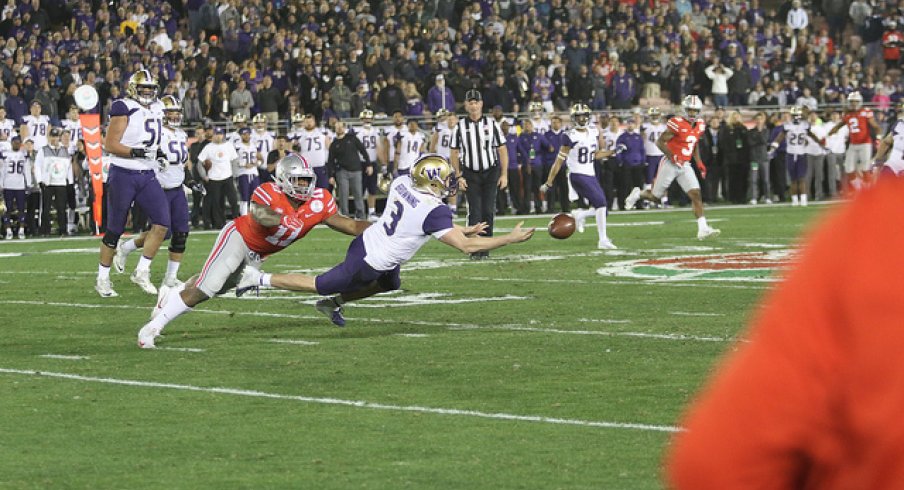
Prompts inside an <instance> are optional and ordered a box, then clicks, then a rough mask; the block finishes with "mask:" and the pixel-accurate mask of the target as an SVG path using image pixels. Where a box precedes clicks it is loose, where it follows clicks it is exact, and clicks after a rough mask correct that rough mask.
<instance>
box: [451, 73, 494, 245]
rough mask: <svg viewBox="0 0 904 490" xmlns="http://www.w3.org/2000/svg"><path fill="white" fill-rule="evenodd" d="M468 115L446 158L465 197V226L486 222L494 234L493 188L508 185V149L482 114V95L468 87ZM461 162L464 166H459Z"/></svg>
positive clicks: (458, 126) (490, 119)
mask: <svg viewBox="0 0 904 490" xmlns="http://www.w3.org/2000/svg"><path fill="white" fill-rule="evenodd" d="M465 110H466V111H467V113H468V115H467V117H464V118H462V120H461V121H459V122H458V124H457V125H456V126H455V130H454V132H453V133H452V145H451V151H450V153H449V160H450V163H451V164H452V168H454V169H455V172H456V173H458V174H459V175H460V177H459V181H458V184H459V187H460V188H461V189H462V190H463V191H465V192H466V193H467V197H468V225H469V226H472V225H475V224H477V223H480V222H485V223H486V224H487V229H486V231H485V232H484V233H485V235H486V236H493V219H494V218H495V216H496V188H497V187H498V188H499V189H505V188H506V187H507V186H508V151H507V150H506V147H505V137H504V136H503V134H502V129H501V128H500V127H499V123H497V122H496V121H495V120H494V119H492V118H489V117H487V116H484V115H483V97H482V96H481V95H480V91H478V90H475V89H471V90H468V92H467V93H466V94H465ZM462 163H463V165H462ZM489 256H490V254H489V252H475V253H472V254H471V259H472V260H483V259H485V258H488V257H489Z"/></svg>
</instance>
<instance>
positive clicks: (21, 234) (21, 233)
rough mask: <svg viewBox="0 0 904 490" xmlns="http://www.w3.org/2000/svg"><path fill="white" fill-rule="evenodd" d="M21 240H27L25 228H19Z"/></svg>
mask: <svg viewBox="0 0 904 490" xmlns="http://www.w3.org/2000/svg"><path fill="white" fill-rule="evenodd" d="M19 240H25V228H21V227H20V228H19Z"/></svg>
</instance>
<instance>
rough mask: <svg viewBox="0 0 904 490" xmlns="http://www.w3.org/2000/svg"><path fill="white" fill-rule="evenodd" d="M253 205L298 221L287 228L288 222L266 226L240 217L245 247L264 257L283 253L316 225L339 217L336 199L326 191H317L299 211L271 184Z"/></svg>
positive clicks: (259, 190) (238, 223)
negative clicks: (269, 209)
mask: <svg viewBox="0 0 904 490" xmlns="http://www.w3.org/2000/svg"><path fill="white" fill-rule="evenodd" d="M251 202H253V203H256V204H259V205H262V206H267V207H269V208H271V209H273V210H274V211H276V212H277V213H279V214H282V215H286V216H289V217H294V218H295V219H294V220H293V221H292V223H291V226H287V223H285V221H283V222H281V223H280V224H278V225H276V226H263V225H261V224H260V223H258V222H257V221H255V220H254V218H252V217H251V215H250V214H246V215H244V216H239V217H238V218H236V220H235V227H236V229H237V230H238V231H239V234H241V235H242V238H243V239H244V240H245V244H247V245H248V248H250V249H251V250H253V251H255V252H257V253H259V254H260V255H270V254H274V253H276V252H279V251H280V250H282V249H284V248H286V247H288V246H289V245H291V244H292V243H293V242H294V241H295V240H299V239H301V238H302V237H304V236H305V235H307V234H308V232H309V231H311V229H312V228H314V226H315V225H317V224H318V223H320V222H321V221H323V220H325V219H327V218H329V217H330V216H332V215H334V214H336V200H335V199H333V196H332V194H330V191H328V190H326V189H316V190H314V195H313V196H311V198H310V199H308V200H307V201H306V202H304V203H303V204H302V205H301V206H299V207H298V209H296V208H295V207H293V206H292V202H291V201H289V198H288V197H286V195H285V194H283V192H282V191H281V190H280V189H279V187H277V185H276V184H274V183H273V182H267V183H266V184H264V185H262V186H260V187H258V188H257V189H255V190H254V194H253V195H252V196H251Z"/></svg>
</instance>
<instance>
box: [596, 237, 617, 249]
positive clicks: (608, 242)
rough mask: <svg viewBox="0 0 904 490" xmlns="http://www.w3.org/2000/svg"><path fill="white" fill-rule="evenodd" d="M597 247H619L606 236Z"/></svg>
mask: <svg viewBox="0 0 904 490" xmlns="http://www.w3.org/2000/svg"><path fill="white" fill-rule="evenodd" d="M596 248H598V249H600V250H617V249H618V247H616V246H615V244H614V243H612V240H610V239H608V238H606V239H604V240H600V241H599V243H597V244H596Z"/></svg>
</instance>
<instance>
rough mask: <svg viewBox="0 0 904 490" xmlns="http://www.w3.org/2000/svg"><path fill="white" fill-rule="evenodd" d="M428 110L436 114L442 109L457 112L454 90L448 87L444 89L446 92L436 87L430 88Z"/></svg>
mask: <svg viewBox="0 0 904 490" xmlns="http://www.w3.org/2000/svg"><path fill="white" fill-rule="evenodd" d="M443 92H445V94H444V93H443ZM444 101H445V106H444V105H443V102H444ZM427 108H428V109H430V112H432V113H434V114H436V111H438V110H440V109H446V110H447V111H451V112H455V96H454V95H452V89H450V88H449V86H448V85H447V86H446V87H444V90H440V88H439V87H438V86H436V85H434V86H432V87H430V90H428V91H427Z"/></svg>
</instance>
